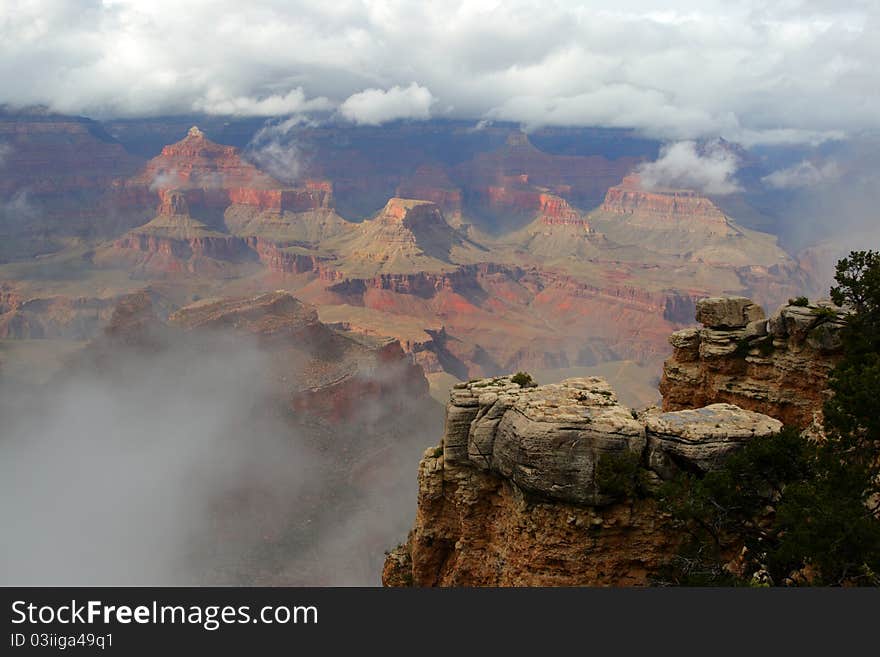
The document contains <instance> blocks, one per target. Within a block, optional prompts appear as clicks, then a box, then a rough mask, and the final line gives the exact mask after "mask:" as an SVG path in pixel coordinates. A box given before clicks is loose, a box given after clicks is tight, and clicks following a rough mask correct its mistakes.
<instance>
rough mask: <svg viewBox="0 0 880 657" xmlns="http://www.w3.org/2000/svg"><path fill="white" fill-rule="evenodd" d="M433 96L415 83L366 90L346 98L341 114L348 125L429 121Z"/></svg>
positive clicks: (340, 108) (341, 107)
mask: <svg viewBox="0 0 880 657" xmlns="http://www.w3.org/2000/svg"><path fill="white" fill-rule="evenodd" d="M435 100H436V99H435V98H434V96H432V95H431V92H430V91H429V90H428V89H427V88H426V87H422V86H419V85H418V84H416V83H415V82H413V83H412V84H410V85H409V86H408V87H398V86H394V87H391V88H390V89H388V90H387V91H383V90H382V89H365V90H364V91H361V92H358V93H356V94H352V95H351V96H349V97H348V98H346V100H345V102H344V103H342V105H341V106H340V107H339V111H340V112H341V113H342V116H344V117H345V118H346V119H348V120H349V121H354V122H355V123H361V124H365V125H381V124H382V123H387V122H388V121H394V120H397V119H428V118H430V117H431V105H432V104H433V103H434V102H435Z"/></svg>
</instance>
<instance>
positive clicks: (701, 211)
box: [601, 173, 727, 226]
mask: <svg viewBox="0 0 880 657" xmlns="http://www.w3.org/2000/svg"><path fill="white" fill-rule="evenodd" d="M601 209H602V211H604V212H608V213H610V214H618V215H647V216H650V217H652V218H655V219H661V220H663V219H665V220H677V219H682V218H692V219H699V220H700V221H701V222H702V223H710V224H717V225H719V226H724V225H726V224H727V217H726V216H725V215H724V213H723V212H721V210H719V209H718V207H717V206H716V205H715V204H714V203H712V201H711V200H709V199H708V198H706V197H705V196H700V195H699V194H698V193H697V192H695V191H694V190H691V189H651V190H649V189H646V188H645V187H644V186H643V185H642V181H641V178H640V176H639V175H638V174H634V173H633V174H630V175H628V176H626V177H624V179H623V181H622V182H621V183H620V184H619V185H615V186H614V187H611V188H609V190H608V192H607V193H606V194H605V201H604V202H603V203H602V208H601Z"/></svg>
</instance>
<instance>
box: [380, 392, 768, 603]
mask: <svg viewBox="0 0 880 657" xmlns="http://www.w3.org/2000/svg"><path fill="white" fill-rule="evenodd" d="M514 379H515V377H500V378H494V379H483V380H476V381H471V382H469V383H463V384H459V385H457V386H455V387H454V388H453V390H452V391H451V393H450V400H449V404H448V405H447V408H446V425H445V431H444V434H443V438H442V440H441V443H440V445H439V446H438V447H436V448H433V449H429V450H428V451H427V452H426V453H425V455H424V457H423V459H422V462H421V464H420V466H419V496H418V511H417V515H416V523H415V527H414V529H413V530H412V532H410V535H409V538H408V540H407V542H406V543H405V544H404V545H401V546H399V547H398V548H396V549H395V550H393V551H392V552H390V553H389V555H388V557H387V559H386V562H385V570H384V573H383V581H384V583H385V584H386V585H415V586H435V585H441V586H507V585H523V586H534V585H639V584H646V583H647V576H648V574H649V573H650V572H652V571H653V570H654V569H656V568H657V567H659V566H660V564H661V563H663V561H665V560H666V559H668V558H669V557H670V556H671V555H672V554H674V550H675V548H676V547H677V544H678V541H679V540H681V537H680V536H678V535H676V534H675V532H673V531H672V530H671V528H670V527H669V526H668V518H666V517H665V516H663V515H662V514H660V513H659V512H658V511H657V509H656V507H655V504H654V502H653V500H651V499H650V498H649V497H646V498H639V497H638V496H636V495H634V494H633V492H632V491H628V490H627V489H626V485H625V484H623V483H622V481H621V479H620V478H618V475H619V473H621V472H625V471H626V468H631V469H634V470H631V472H633V471H634V472H640V473H641V474H640V475H637V478H638V479H639V480H641V481H643V482H644V485H645V486H649V487H650V486H653V485H656V483H657V482H659V481H660V480H662V479H668V478H670V477H672V476H673V475H674V474H675V473H676V472H677V471H678V470H679V469H684V470H693V471H699V472H705V471H708V470H711V469H713V468H716V467H718V466H719V464H720V463H722V462H723V459H724V457H725V456H726V455H727V454H729V453H730V452H731V451H732V450H734V449H736V448H737V447H738V446H740V445H743V444H745V442H746V441H748V440H751V439H753V438H756V437H760V436H767V435H771V434H773V433H776V432H778V431H779V430H780V429H781V427H782V423H781V422H779V421H778V420H775V419H773V418H770V417H768V416H766V415H762V414H759V413H754V412H752V411H748V410H744V409H741V408H737V407H736V406H732V405H729V404H715V405H711V406H708V407H706V408H702V409H699V410H689V411H671V412H664V411H660V410H658V409H653V410H649V411H647V412H645V413H643V414H641V415H639V414H636V413H634V412H633V411H631V410H630V409H628V408H626V407H624V406H622V405H621V404H620V403H619V402H618V401H617V397H616V395H615V393H614V391H613V390H612V389H611V388H610V386H608V384H607V383H606V382H605V381H604V380H602V379H599V378H574V379H567V380H565V381H562V382H561V383H559V384H553V385H545V386H534V385H531V384H529V383H528V382H527V381H524V380H521V379H519V378H516V380H517V381H519V383H517V382H515V380H514ZM627 481H631V480H627Z"/></svg>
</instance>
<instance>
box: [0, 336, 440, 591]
mask: <svg viewBox="0 0 880 657" xmlns="http://www.w3.org/2000/svg"><path fill="white" fill-rule="evenodd" d="M268 359H269V355H268V354H267V353H264V352H263V351H261V350H260V348H259V347H258V346H257V345H256V344H255V343H252V342H250V341H249V340H247V339H242V336H241V335H237V336H235V337H234V339H233V338H231V337H229V336H226V337H223V336H209V338H207V339H206V338H205V337H204V336H199V342H198V344H189V343H187V344H175V345H174V346H173V347H171V348H170V349H167V350H165V351H164V352H162V353H158V354H156V353H149V354H147V353H134V352H132V351H131V350H126V351H125V352H124V353H120V352H118V351H115V352H113V355H112V358H111V359H110V361H109V365H108V363H107V362H104V363H103V364H102V365H101V366H99V367H95V366H93V365H94V364H93V363H87V364H83V363H79V364H78V365H76V366H74V367H71V368H69V369H68V370H67V371H66V372H65V373H64V374H63V375H62V376H60V377H58V378H57V379H56V380H55V381H54V382H52V383H51V384H49V385H47V386H41V387H32V388H27V387H25V386H22V385H21V384H20V383H18V384H17V383H16V382H13V381H5V382H4V381H3V378H2V365H0V522H2V524H3V527H4V541H3V544H2V547H0V555H2V559H0V564H2V565H0V583H2V584H3V585H7V586H8V585H50V584H51V585H113V586H117V585H198V584H202V585H204V584H218V585H219V584H227V585H237V584H288V585H306V584H333V585H375V584H378V583H379V580H380V575H381V563H382V558H383V550H384V549H388V548H391V547H393V546H394V545H396V544H397V542H399V541H400V540H403V538H405V533H406V530H407V528H408V527H409V526H411V522H412V518H413V515H414V512H415V499H416V473H417V462H418V457H419V456H420V454H421V452H422V451H423V450H424V449H425V447H427V446H428V444H430V443H432V442H436V435H431V434H435V433H437V432H439V430H440V426H439V424H437V423H436V418H431V419H430V420H429V419H427V418H424V419H423V421H421V422H419V421H415V422H413V423H412V424H409V423H410V422H411V421H413V420H414V416H413V415H412V414H409V415H407V414H404V415H405V416H406V417H404V418H403V421H404V422H406V424H407V425H408V426H409V432H408V433H407V431H406V428H407V427H406V426H402V427H400V429H401V432H400V435H401V436H402V438H401V439H400V440H399V442H397V443H395V441H394V440H390V441H389V440H387V439H385V440H384V442H383V440H378V441H377V442H376V443H375V444H373V443H372V442H371V441H373V440H374V439H375V437H376V435H380V436H383V437H384V436H391V437H393V436H395V435H396V434H395V432H394V431H390V432H387V433H381V434H380V433H377V434H371V433H370V432H369V430H367V429H366V427H368V426H370V423H371V422H372V423H375V422H376V421H377V419H379V418H380V417H381V415H382V409H381V408H372V407H368V408H366V409H365V413H366V415H370V417H362V418H358V420H357V421H356V422H354V423H352V424H351V425H350V426H342V425H339V426H336V427H332V426H330V427H327V426H321V425H320V423H315V422H313V421H311V420H307V419H306V418H297V417H295V416H293V415H292V414H291V412H290V411H289V409H288V408H287V407H286V406H285V405H284V404H281V403H279V401H278V395H277V391H276V390H274V389H273V382H272V381H271V380H270V377H268V376H266V373H267V372H268V371H270V364H269V362H268ZM432 425H433V426H432ZM420 433H421V435H419V434H420ZM437 435H439V434H437ZM337 441H338V442H337ZM358 441H360V442H361V443H362V444H360V445H358ZM364 454H366V455H368V458H367V457H364V456H363V455H364Z"/></svg>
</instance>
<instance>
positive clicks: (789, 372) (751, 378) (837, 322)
mask: <svg viewBox="0 0 880 657" xmlns="http://www.w3.org/2000/svg"><path fill="white" fill-rule="evenodd" d="M843 318H844V311H843V310H842V309H840V308H836V307H834V306H833V305H832V304H830V303H827V302H819V303H816V304H808V305H793V304H788V305H784V306H782V307H780V308H779V309H778V310H777V311H776V312H775V313H774V314H773V316H772V317H770V318H769V319H768V318H765V317H764V313H763V311H762V310H761V309H760V307H758V306H756V305H755V304H754V303H752V302H751V301H749V300H748V299H745V298H743V297H734V298H712V299H703V300H701V301H699V302H698V303H697V309H696V319H697V321H699V322H701V323H702V327H701V328H688V329H683V330H681V331H676V332H675V333H673V334H672V335H671V336H670V338H669V342H670V344H671V345H672V347H673V354H672V357H671V358H669V359H668V360H667V361H666V362H665V363H664V366H663V377H662V379H661V381H660V392H661V394H662V395H663V408H664V410H669V411H674V410H681V409H686V408H697V407H700V406H704V405H706V404H712V403H718V402H725V403H731V404H736V405H737V406H740V407H742V408H748V409H751V410H755V411H759V412H761V413H766V414H767V415H770V416H772V417H774V418H777V419H779V420H781V421H783V422H785V423H786V424H790V425H792V426H796V427H806V426H808V425H810V424H811V423H813V422H814V421H817V420H818V416H819V414H820V413H821V409H822V405H823V403H824V401H825V399H826V396H827V380H828V375H829V373H830V371H831V369H832V368H833V367H834V365H835V363H836V362H837V361H838V359H839V357H840V350H841V346H842V343H841V334H840V330H841V329H842V328H843V326H844V321H843Z"/></svg>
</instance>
